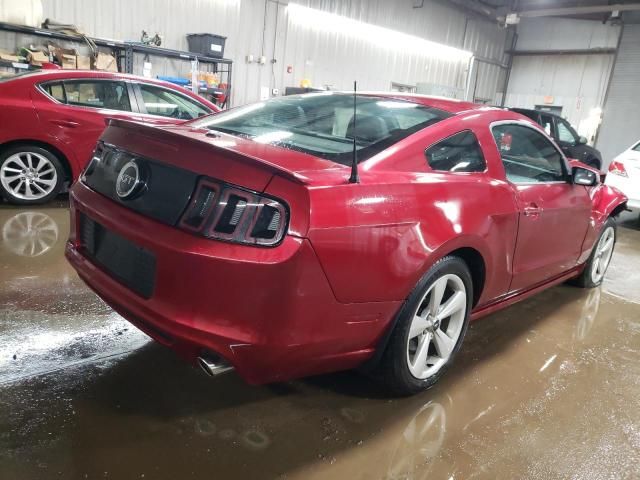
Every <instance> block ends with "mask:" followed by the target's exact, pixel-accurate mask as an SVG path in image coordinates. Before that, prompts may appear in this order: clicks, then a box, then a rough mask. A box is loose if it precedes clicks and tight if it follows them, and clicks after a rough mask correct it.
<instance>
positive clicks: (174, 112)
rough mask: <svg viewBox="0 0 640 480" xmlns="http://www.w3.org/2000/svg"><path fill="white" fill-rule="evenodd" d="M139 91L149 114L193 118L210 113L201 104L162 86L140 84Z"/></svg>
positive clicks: (185, 118)
mask: <svg viewBox="0 0 640 480" xmlns="http://www.w3.org/2000/svg"><path fill="white" fill-rule="evenodd" d="M140 91H141V92H142V100H143V102H144V106H145V108H146V110H147V113H149V114H151V115H160V116H162V117H171V118H178V119H181V120H193V119H194V118H198V117H202V116H204V115H208V114H209V113H211V111H209V109H207V108H205V107H204V106H203V105H200V104H199V103H196V102H195V101H193V100H190V99H187V98H186V97H184V96H182V95H180V94H177V93H174V92H171V91H169V90H166V89H164V88H159V87H154V86H152V85H140Z"/></svg>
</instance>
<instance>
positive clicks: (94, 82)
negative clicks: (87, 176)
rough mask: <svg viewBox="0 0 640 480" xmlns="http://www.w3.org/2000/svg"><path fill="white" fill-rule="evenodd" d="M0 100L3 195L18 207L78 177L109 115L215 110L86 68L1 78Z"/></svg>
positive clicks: (168, 120)
mask: <svg viewBox="0 0 640 480" xmlns="http://www.w3.org/2000/svg"><path fill="white" fill-rule="evenodd" d="M0 106H1V108H0V196H2V197H4V198H5V199H7V201H9V202H11V203H15V204H21V205H33V204H38V203H45V202H47V201H49V200H51V199H52V198H53V197H55V196H56V195H57V194H58V192H59V191H60V190H61V189H62V188H64V187H65V185H66V184H70V183H71V182H72V181H74V180H75V179H77V178H78V175H79V174H80V171H81V170H82V169H83V168H84V166H85V165H86V163H87V161H88V160H89V158H91V152H93V149H94V148H95V145H96V142H97V141H98V138H99V137H100V134H101V133H102V131H103V130H104V128H105V121H106V120H108V119H111V118H119V119H123V120H136V121H143V122H147V123H152V124H177V123H182V122H184V121H185V120H192V119H194V118H198V117H199V116H202V115H208V114H210V113H212V112H217V111H218V110H219V109H218V107H216V106H215V105H214V104H212V103H211V102H209V101H207V100H205V99H204V98H202V97H199V96H198V95H194V94H193V93H192V92H189V91H188V90H185V89H184V88H181V87H178V86H176V85H173V84H170V83H167V82H161V81H158V80H151V79H148V78H142V77H136V76H134V75H122V74H117V73H110V72H96V71H83V70H43V71H40V72H32V73H27V74H24V75H18V76H15V77H10V78H5V79H2V80H0Z"/></svg>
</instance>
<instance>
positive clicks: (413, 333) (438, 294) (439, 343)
mask: <svg viewBox="0 0 640 480" xmlns="http://www.w3.org/2000/svg"><path fill="white" fill-rule="evenodd" d="M466 311H467V290H466V288H465V286H464V282H463V281H462V279H461V278H460V277H459V276H457V275H454V274H447V275H443V276H442V277H440V278H438V279H437V280H436V281H435V282H434V283H433V284H432V285H431V286H430V287H429V289H428V290H427V291H426V293H425V294H424V296H423V297H422V299H421V301H420V302H419V303H418V308H417V309H416V311H415V312H414V313H413V320H412V321H411V326H410V328H409V336H408V339H407V365H408V367H409V371H410V372H411V374H412V375H413V376H414V377H416V378H418V379H421V380H424V379H426V378H428V377H430V376H432V375H434V374H435V373H437V372H438V371H439V370H440V369H441V368H442V367H443V366H444V365H445V364H446V363H447V360H449V358H450V357H451V354H452V353H453V350H454V349H455V346H456V344H457V343H458V339H459V338H460V334H461V333H462V328H463V326H464V319H465V316H466Z"/></svg>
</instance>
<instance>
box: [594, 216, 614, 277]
mask: <svg viewBox="0 0 640 480" xmlns="http://www.w3.org/2000/svg"><path fill="white" fill-rule="evenodd" d="M615 241H616V232H615V230H614V229H613V227H607V228H606V229H605V231H604V232H602V235H601V236H600V240H599V241H598V244H597V245H596V250H595V255H594V257H593V264H592V265H591V281H592V282H593V283H595V284H598V283H599V282H600V281H601V280H602V279H603V278H604V275H605V273H607V268H608V267H609V262H611V256H612V255H613V245H614V243H615Z"/></svg>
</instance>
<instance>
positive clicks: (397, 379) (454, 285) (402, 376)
mask: <svg viewBox="0 0 640 480" xmlns="http://www.w3.org/2000/svg"><path fill="white" fill-rule="evenodd" d="M472 298H473V285H472V282H471V274H470V273H469V269H468V268H467V265H466V264H465V263H464V261H462V260H461V259H460V258H457V257H444V258H443V259H442V260H440V261H438V262H437V263H436V264H435V265H434V266H433V267H431V269H430V270H429V271H428V272H427V273H426V274H425V275H424V276H423V277H422V279H421V280H420V282H419V283H418V285H417V286H416V288H415V289H414V291H413V292H412V293H411V295H410V296H409V298H408V299H407V301H406V302H405V304H404V306H403V307H402V309H401V311H400V313H399V315H398V319H397V323H396V325H395V328H394V330H393V332H392V334H391V337H390V339H389V344H388V345H387V349H386V350H385V353H384V355H383V357H382V360H381V364H380V369H381V373H382V380H383V382H384V383H385V385H386V386H387V387H388V388H389V389H390V390H392V391H393V392H395V393H397V394H401V395H409V394H413V393H417V392H419V391H422V390H426V389H427V388H429V387H431V386H433V385H434V384H435V383H436V382H437V381H438V379H439V378H440V377H441V376H442V375H443V374H444V372H445V370H446V369H447V368H448V367H449V365H450V364H451V362H452V360H453V358H454V356H455V354H456V353H457V352H458V350H459V349H460V346H461V344H462V340H463V338H464V335H465V333H466V331H467V326H468V323H469V313H470V311H471V300H472Z"/></svg>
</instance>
